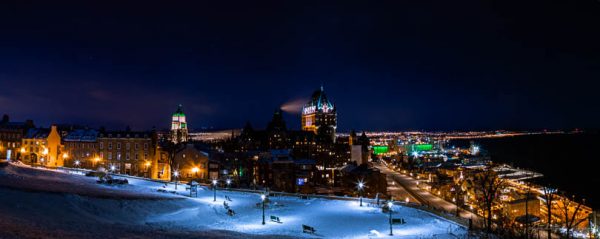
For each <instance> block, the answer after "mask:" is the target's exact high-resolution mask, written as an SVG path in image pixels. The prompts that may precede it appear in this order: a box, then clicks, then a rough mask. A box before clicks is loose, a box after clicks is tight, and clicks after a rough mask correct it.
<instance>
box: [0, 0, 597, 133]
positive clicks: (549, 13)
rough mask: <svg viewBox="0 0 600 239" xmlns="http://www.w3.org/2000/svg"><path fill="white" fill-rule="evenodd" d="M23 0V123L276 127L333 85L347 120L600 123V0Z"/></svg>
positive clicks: (0, 33)
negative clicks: (179, 114)
mask: <svg viewBox="0 0 600 239" xmlns="http://www.w3.org/2000/svg"><path fill="white" fill-rule="evenodd" d="M15 2H18V3H11V2H8V1H3V2H2V3H0V113H8V114H10V115H11V118H12V119H14V120H23V119H25V118H31V119H34V120H35V121H36V122H37V123H38V124H41V125H47V124H49V123H52V122H58V123H78V124H87V125H90V126H100V125H104V126H107V127H114V128H124V127H125V125H130V126H131V127H132V128H134V129H147V128H150V127H152V126H157V127H158V128H166V127H168V126H169V116H170V114H171V113H172V112H173V111H174V110H175V109H176V105H177V104H179V103H181V104H183V105H184V110H185V111H186V113H187V114H188V118H189V123H190V125H191V127H192V128H199V127H201V126H212V127H217V128H230V127H242V126H243V125H244V123H245V122H246V121H247V120H250V121H251V122H252V123H253V124H254V125H256V126H257V127H262V126H264V125H265V124H266V122H267V121H268V120H269V119H270V117H271V114H272V112H273V110H274V109H276V108H279V107H280V106H281V105H282V104H284V103H286V102H290V101H295V100H299V99H301V100H302V99H307V98H308V96H310V94H311V93H312V91H314V90H316V89H317V88H318V87H319V86H320V85H321V83H323V84H324V86H325V90H326V92H327V94H328V97H329V98H330V99H331V100H332V101H333V102H334V103H336V105H337V107H338V122H339V128H340V129H341V130H349V129H367V130H369V129H372V130H382V129H390V130H405V129H426V130H454V129H458V130H461V129H462V130H464V129H530V128H536V129H537V128H573V127H579V128H598V127H599V122H600V107H599V103H600V100H599V99H598V95H597V91H598V86H599V85H600V84H599V83H598V82H599V81H600V3H599V2H598V1H585V0H578V1H573V0H564V1H488V0H478V1H463V2H460V3H457V2H455V1H379V2H378V3H372V1H369V3H367V1H364V2H353V1H341V2H337V3H334V2H327V3H326V2H325V1H314V2H313V1H295V3H290V2H291V1H288V2H287V3H286V2H285V1H273V2H269V1H261V2H260V3H257V2H254V1H239V2H238V1H229V2H223V3H215V2H221V1H193V2H194V3H193V4H192V3H191V2H192V1H190V2H186V3H184V2H180V3H177V4H176V3H171V2H160V3H148V2H129V1H128V2H127V3H124V1H119V2H114V3H107V2H105V3H104V4H91V3H80V2H69V3H64V4H63V3H61V4H57V3H53V4H49V3H43V2H39V3H36V4H34V3H21V2H23V1H15ZM287 117H288V124H289V126H291V127H292V128H299V120H298V116H297V115H294V114H288V115H287Z"/></svg>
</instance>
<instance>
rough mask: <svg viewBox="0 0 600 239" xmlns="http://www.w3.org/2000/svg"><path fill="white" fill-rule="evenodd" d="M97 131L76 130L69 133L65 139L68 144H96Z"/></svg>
mask: <svg viewBox="0 0 600 239" xmlns="http://www.w3.org/2000/svg"><path fill="white" fill-rule="evenodd" d="M97 139H98V131H96V130H94V129H77V130H73V131H71V132H69V134H67V136H66V137H65V139H64V140H65V141H68V142H96V140H97Z"/></svg>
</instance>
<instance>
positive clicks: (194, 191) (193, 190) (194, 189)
mask: <svg viewBox="0 0 600 239" xmlns="http://www.w3.org/2000/svg"><path fill="white" fill-rule="evenodd" d="M185 190H190V197H192V195H196V197H198V183H197V182H195V181H191V182H189V183H188V184H187V186H186V187H185Z"/></svg>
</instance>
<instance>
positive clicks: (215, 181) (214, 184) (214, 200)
mask: <svg viewBox="0 0 600 239" xmlns="http://www.w3.org/2000/svg"><path fill="white" fill-rule="evenodd" d="M212 184H213V191H214V193H215V194H214V195H215V198H214V199H213V202H216V201H217V180H214V179H213V181H212Z"/></svg>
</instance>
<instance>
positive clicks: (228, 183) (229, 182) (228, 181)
mask: <svg viewBox="0 0 600 239" xmlns="http://www.w3.org/2000/svg"><path fill="white" fill-rule="evenodd" d="M230 185H231V179H227V189H229V187H230Z"/></svg>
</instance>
